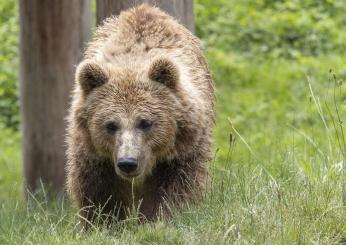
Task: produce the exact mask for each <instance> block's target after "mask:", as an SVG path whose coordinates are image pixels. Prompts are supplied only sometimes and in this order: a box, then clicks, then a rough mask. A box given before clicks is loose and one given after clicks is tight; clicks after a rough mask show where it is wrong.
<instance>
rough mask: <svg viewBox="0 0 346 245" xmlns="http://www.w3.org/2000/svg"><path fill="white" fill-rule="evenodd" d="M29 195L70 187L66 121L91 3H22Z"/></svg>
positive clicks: (25, 158) (23, 106) (23, 104)
mask: <svg viewBox="0 0 346 245" xmlns="http://www.w3.org/2000/svg"><path fill="white" fill-rule="evenodd" d="M19 8H20V26H21V30H20V59H21V65H20V97H21V110H22V127H23V161H24V175H25V187H26V190H30V191H34V190H35V189H36V188H37V185H38V184H39V183H40V181H39V180H40V179H41V180H42V182H43V183H45V184H48V185H50V186H51V187H52V189H55V190H57V191H61V190H63V187H64V183H65V171H64V168H65V162H66V161H65V143H64V138H65V128H66V124H65V117H66V114H67V113H66V112H67V109H68V106H69V101H70V97H69V95H70V93H71V88H72V84H73V81H74V71H75V65H76V64H77V63H78V61H79V59H80V58H81V50H82V47H83V45H84V43H85V42H86V41H87V40H88V39H89V36H90V31H91V24H92V23H91V20H92V18H91V17H92V16H91V1H90V0H73V1H68V0H49V1H40V0H31V1H28V0H19Z"/></svg>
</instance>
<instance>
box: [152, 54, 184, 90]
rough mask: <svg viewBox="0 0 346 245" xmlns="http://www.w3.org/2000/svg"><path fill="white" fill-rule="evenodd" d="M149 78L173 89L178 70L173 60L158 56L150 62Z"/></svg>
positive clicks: (176, 80) (177, 77)
mask: <svg viewBox="0 0 346 245" xmlns="http://www.w3.org/2000/svg"><path fill="white" fill-rule="evenodd" d="M149 78H150V79H151V80H153V81H156V82H159V83H162V84H164V85H166V86H167V87H169V88H171V89H174V88H175V86H176V84H177V82H178V79H179V71H178V68H177V67H176V65H175V64H173V62H171V61H170V60H168V59H166V58H160V59H157V60H155V61H154V62H153V63H152V64H151V67H150V69H149Z"/></svg>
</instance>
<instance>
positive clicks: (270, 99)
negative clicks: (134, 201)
mask: <svg viewBox="0 0 346 245" xmlns="http://www.w3.org/2000/svg"><path fill="white" fill-rule="evenodd" d="M213 57H214V58H215V57H216V56H213ZM211 59H212V58H211ZM326 59H327V58H326ZM244 62H245V61H244ZM244 62H243V63H244ZM235 64H236V62H235ZM244 64H245V63H244ZM256 64H257V65H256ZM316 64H318V65H316ZM321 64H323V62H321V61H319V62H316V63H315V61H311V62H310V63H307V64H305V67H310V68H311V77H310V79H309V81H310V84H309V83H308V80H307V78H306V76H305V71H304V70H303V71H301V70H302V68H301V64H297V63H294V62H290V63H287V62H286V61H282V62H278V63H275V64H274V63H268V62H267V63H263V62H262V63H261V62H259V63H254V62H253V61H248V66H247V67H243V68H239V67H236V68H234V69H235V70H241V69H245V70H250V69H251V70H250V71H249V72H248V73H246V74H245V73H244V75H246V76H249V82H248V84H247V83H246V82H244V83H243V84H242V86H240V85H241V84H237V83H238V82H237V81H235V82H234V83H232V82H231V81H230V82H229V84H228V83H227V82H224V83H222V84H218V85H219V86H218V104H217V112H218V113H217V114H218V120H217V128H216V132H215V137H216V143H215V152H216V153H215V161H214V162H213V163H212V164H211V173H212V179H211V186H210V189H209V193H208V195H207V197H206V200H205V201H204V202H202V203H201V204H199V205H197V206H194V207H191V208H189V209H187V210H185V211H184V212H183V213H182V214H177V215H176V217H174V219H173V220H172V221H171V222H157V223H154V224H147V225H141V226H138V225H137V224H136V222H135V221H133V220H129V221H127V222H124V223H122V224H119V225H117V226H115V227H113V228H112V229H110V230H106V229H101V228H96V229H94V230H92V231H91V232H87V233H86V232H82V231H81V230H80V227H79V226H78V225H77V223H78V221H77V211H76V210H74V209H73V208H71V207H70V204H69V202H68V201H67V200H64V198H61V199H59V200H57V201H56V202H50V203H47V201H46V199H45V198H44V193H40V194H38V195H37V196H35V197H32V198H31V199H32V200H31V202H30V203H31V205H30V206H29V207H28V208H26V207H25V205H24V202H23V198H22V192H23V191H22V168H21V159H20V143H19V142H20V137H19V136H18V133H15V132H13V131H11V130H7V129H4V130H1V137H0V156H1V158H0V204H1V206H0V231H1V232H0V244H7V243H18V244H22V243H34V244H37V243H39V244H47V243H60V244H65V243H68V242H69V243H76V244H79V243H99V244H104V243H109V244H113V243H114V242H115V243H120V244H124V243H125V244H127V243H138V244H143V243H148V244H152V243H160V244H163V243H172V244H176V243H181V244H191V243H196V244H209V243H213V244H222V243H239V244H246V243H248V244H279V243H281V244H292V243H296V244H309V243H322V244H332V243H337V242H339V241H341V240H342V239H345V238H346V223H345V220H346V209H345V200H346V193H345V177H346V176H345V173H344V161H345V155H343V154H345V150H346V148H345V142H344V140H345V137H344V135H343V134H344V133H345V132H343V130H342V129H343V126H342V125H340V124H339V122H338V120H339V119H338V116H337V113H336V109H338V111H339V115H340V117H341V118H345V105H343V100H344V99H345V98H344V96H345V88H344V87H343V86H341V87H340V86H338V85H337V84H336V83H335V81H334V80H333V79H330V80H329V78H330V77H332V75H330V74H329V73H328V68H327V67H328V66H327V65H326V66H325V67H324V66H323V65H321ZM326 64H335V65H336V66H342V65H344V64H343V63H342V62H341V61H339V60H338V59H335V60H334V59H333V58H330V57H329V60H328V61H327V62H326ZM315 65H316V66H315ZM270 71H271V72H270ZM251 73H253V74H251ZM314 74H317V77H315V76H314ZM234 76H237V75H234ZM253 76H254V78H252V77H253ZM281 78H285V79H284V80H283V79H281ZM241 79H244V78H241ZM251 79H253V80H251ZM337 80H338V79H337ZM309 86H311V89H312V91H313V93H312V92H311V90H310V89H309ZM334 92H335V101H334ZM334 102H335V103H334ZM228 119H230V120H231V121H232V122H233V129H232V126H231V125H230V123H229V120H228ZM234 129H235V130H236V131H235V130H234ZM230 135H232V136H230ZM230 138H232V139H230ZM230 140H231V144H230Z"/></svg>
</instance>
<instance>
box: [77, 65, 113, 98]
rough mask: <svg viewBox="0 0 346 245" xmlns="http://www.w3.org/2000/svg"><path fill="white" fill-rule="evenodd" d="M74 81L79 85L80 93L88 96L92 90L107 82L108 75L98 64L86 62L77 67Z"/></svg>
mask: <svg viewBox="0 0 346 245" xmlns="http://www.w3.org/2000/svg"><path fill="white" fill-rule="evenodd" d="M76 81H78V83H79V84H80V86H81V88H82V91H83V92H84V93H85V94H89V93H90V92H91V91H92V90H93V89H94V88H96V87H99V86H102V85H103V84H105V83H106V82H107V81H108V73H107V70H106V69H105V68H103V67H102V66H100V65H99V64H97V63H95V62H93V61H88V60H86V61H83V62H82V63H81V64H79V66H78V67H77V71H76Z"/></svg>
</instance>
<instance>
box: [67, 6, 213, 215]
mask: <svg viewBox="0 0 346 245" xmlns="http://www.w3.org/2000/svg"><path fill="white" fill-rule="evenodd" d="M214 101H215V95H214V85H213V81H212V78H211V76H210V73H209V70H208V66H207V63H206V60H205V58H204V56H203V54H202V51H201V46H200V42H199V40H198V39H197V38H196V37H195V36H193V35H192V34H191V33H190V32H189V31H188V30H187V29H186V28H184V27H183V26H182V25H180V24H179V23H178V22H177V21H176V20H174V19H173V18H172V17H170V16H169V15H167V14H165V13H163V12H162V11H160V10H159V9H158V8H155V7H151V6H149V5H146V4H144V5H140V6H137V7H135V8H133V9H130V10H128V11H125V12H122V13H121V14H120V15H119V16H118V17H111V18H108V19H107V20H105V22H104V24H103V25H102V26H101V27H98V28H97V31H96V34H95V37H94V38H93V40H92V41H91V43H90V44H89V45H88V48H87V49H86V52H85V59H84V60H83V61H82V63H81V64H80V65H79V66H78V68H77V72H76V89H75V91H74V94H73V100H72V105H71V110H70V114H69V118H68V121H69V128H68V137H67V142H68V152H67V156H68V164H67V173H68V182H67V187H68V190H69V193H70V195H71V197H72V199H73V200H74V202H75V203H76V204H77V205H78V207H79V208H83V207H85V206H88V205H95V207H98V206H102V207H103V212H104V213H105V214H113V213H115V214H118V216H119V218H120V219H123V218H125V216H126V208H127V207H129V206H130V205H131V204H132V202H133V201H135V203H137V204H139V203H141V204H140V212H141V215H142V217H143V218H144V219H147V220H152V219H155V218H157V216H158V213H159V210H160V209H162V210H163V212H164V215H165V216H167V215H169V208H167V206H168V205H173V206H181V205H182V204H184V203H186V202H189V201H193V200H195V199H196V198H198V197H199V196H201V195H202V194H203V193H204V191H205V188H206V181H207V164H208V162H209V161H210V159H211V143H212V129H213V126H214ZM143 118H144V119H145V120H146V119H148V120H150V121H152V122H153V126H152V128H150V130H149V129H148V130H143V129H139V126H138V123H139V122H141V120H144V119H143ZM109 121H111V122H114V124H116V130H114V132H113V131H112V132H113V133H112V134H110V133H109V132H106V130H105V124H106V123H107V122H109ZM129 154H130V155H131V154H132V155H133V156H135V157H136V159H138V162H139V166H138V170H136V172H135V175H134V176H126V175H124V174H123V173H122V172H121V171H120V170H119V169H118V168H117V166H116V161H117V159H119V155H129ZM132 181H134V185H135V186H134V191H135V200H132V197H131V195H132V194H131V184H132V183H131V182H132ZM94 211H95V208H87V209H84V212H83V213H82V215H84V217H85V218H87V219H89V220H90V221H93V215H94V213H93V212H94Z"/></svg>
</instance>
